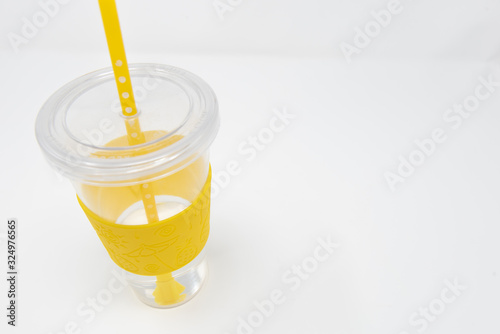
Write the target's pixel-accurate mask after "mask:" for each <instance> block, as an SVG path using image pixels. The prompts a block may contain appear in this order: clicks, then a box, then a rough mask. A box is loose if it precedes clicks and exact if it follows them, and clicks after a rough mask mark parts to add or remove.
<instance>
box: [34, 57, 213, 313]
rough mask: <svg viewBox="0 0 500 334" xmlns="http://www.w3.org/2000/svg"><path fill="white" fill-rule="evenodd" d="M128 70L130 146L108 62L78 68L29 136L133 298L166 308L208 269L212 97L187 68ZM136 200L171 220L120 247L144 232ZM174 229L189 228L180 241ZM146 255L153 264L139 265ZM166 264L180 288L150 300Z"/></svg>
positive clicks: (190, 291) (191, 291)
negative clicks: (68, 185) (66, 182)
mask: <svg viewBox="0 0 500 334" xmlns="http://www.w3.org/2000/svg"><path fill="white" fill-rule="evenodd" d="M129 68H130V75H131V80H132V85H133V87H134V93H135V99H136V103H137V107H138V110H139V116H138V119H139V120H140V126H141V128H142V132H143V134H144V135H145V137H146V143H144V144H141V145H136V146H129V145H128V142H127V132H126V128H125V125H124V118H125V116H123V115H122V113H121V110H120V101H119V98H118V93H117V90H116V85H115V81H114V77H113V70H112V68H106V69H102V70H98V71H95V72H92V73H89V74H86V75H84V76H82V77H80V78H78V79H75V80H73V81H71V82H69V83H68V84H66V85H65V86H63V87H62V88H60V89H59V90H58V91H57V92H55V93H54V94H53V95H52V96H51V97H50V98H49V99H48V100H47V102H46V103H45V104H44V106H43V107H42V108H41V110H40V112H39V114H38V117H37V120H36V137H37V140H38V142H39V145H40V147H41V149H42V151H43V153H44V155H45V157H46V159H47V160H48V162H49V164H50V165H51V166H52V167H53V168H54V169H55V170H56V171H58V172H59V173H62V174H63V175H64V176H66V177H68V178H69V179H70V180H71V182H72V184H73V185H74V187H75V189H76V193H77V196H78V200H79V202H80V204H81V205H82V208H83V209H84V211H85V213H86V214H87V216H88V217H89V220H90V221H91V223H92V225H93V226H94V228H95V229H96V232H97V234H98V236H99V238H100V239H101V241H103V244H104V245H105V246H106V249H107V250H108V253H109V255H110V256H111V258H112V259H113V261H114V262H115V263H116V264H117V265H118V266H119V267H120V268H122V269H123V270H124V271H125V273H126V278H127V280H128V282H129V284H130V286H131V287H132V289H133V291H134V292H135V294H136V295H137V296H138V298H139V299H140V300H141V301H143V302H144V303H146V304H147V305H150V306H153V307H161V308H167V307H174V306H178V305H180V304H182V303H184V302H186V301H188V300H189V299H191V298H192V297H193V296H194V295H195V294H196V293H197V292H198V291H199V289H200V288H201V286H202V284H203V282H204V280H205V278H206V275H207V265H206V261H205V251H204V249H200V248H202V246H203V247H204V243H203V242H206V239H207V238H208V229H209V225H208V218H207V216H206V215H209V213H208V212H209V200H208V208H207V207H206V206H207V205H206V203H207V199H206V198H207V197H208V198H209V189H210V188H209V187H210V165H209V153H208V151H209V146H210V145H211V143H212V141H213V140H214V138H215V136H216V133H217V130H218V128H219V116H218V105H217V100H216V97H215V94H214V93H213V91H212V90H211V88H210V87H209V86H208V85H207V84H206V83H205V82H204V81H203V80H202V79H200V78H199V77H197V76H195V75H193V74H191V73H189V72H187V71H185V70H182V69H179V68H175V67H171V66H166V65H158V64H131V65H129ZM146 187H147V188H146ZM207 187H208V188H207ZM207 189H208V194H207ZM203 192H205V194H203ZM203 196H204V197H203ZM144 198H152V199H153V200H154V201H155V202H156V207H157V212H158V219H159V221H165V220H168V219H177V223H176V224H177V225H175V224H174V225H168V224H167V225H165V224H164V225H165V226H163V225H161V226H160V225H158V226H159V227H158V229H157V230H155V231H154V233H153V232H152V233H153V234H154V238H155V239H154V241H152V244H151V245H149V244H148V243H147V242H142V243H141V244H140V246H137V247H136V248H137V249H134V251H133V252H128V253H127V254H125V255H124V254H122V252H124V251H123V249H125V248H127V247H131V246H130V244H131V242H132V243H133V242H135V241H134V240H132V239H134V238H135V239H140V238H142V235H141V234H140V233H142V232H134V231H142V230H140V229H138V228H137V227H138V226H140V228H142V227H144V226H142V225H147V224H148V219H147V217H146V210H145V208H144V206H145V205H146V202H144ZM200 201H202V202H203V203H205V204H204V208H203V210H205V211H202V212H203V214H202V215H201V216H202V217H201V218H200V214H199V212H201V211H199V210H198V209H197V208H195V209H194V210H195V211H193V210H191V211H193V212H194V213H193V214H192V215H191V216H189V217H191V218H186V217H187V216H186V212H187V211H189V210H190V209H192V208H193V206H194V205H195V204H196V203H199V202H200ZM196 210H198V211H196ZM200 210H201V209H200ZM207 210H208V211H207ZM180 218H183V219H184V220H182V221H180V220H179V219H180ZM179 221H180V223H179ZM108 227H109V228H108ZM115 228H117V229H115ZM180 230H182V231H184V230H186V231H187V230H189V231H191V232H190V233H194V232H193V231H196V233H197V234H195V237H194V239H192V238H191V237H189V238H187V237H183V238H184V239H182V240H183V241H182V242H183V243H182V244H179V243H180V237H179V235H181V234H179V233H184V232H182V231H180ZM116 231H118V232H116ZM122 232H123V233H122ZM134 233H135V234H134ZM185 235H187V234H182V236H185ZM193 235H194V234H193ZM127 238H129V239H127ZM131 238H132V239H131ZM176 238H177V239H176ZM198 238H199V240H198ZM140 240H142V239H140ZM147 240H149V239H147ZM147 240H146V241H147ZM151 240H152V239H151ZM200 240H201V241H200ZM200 245H201V246H200ZM145 259H146V260H148V261H149V260H151V261H156V262H155V264H149V265H148V266H144V263H143V262H141V261H145ZM165 268H168V270H167V269H165ZM172 269H174V270H173V271H171V270H172ZM165 271H170V272H171V273H172V276H173V278H174V279H175V280H176V281H177V282H178V283H180V284H182V285H183V286H184V287H185V289H184V290H183V295H184V296H183V298H182V300H177V301H172V302H170V303H163V302H162V303H158V300H155V296H154V291H155V289H157V284H159V283H157V279H158V277H159V275H160V274H162V273H164V272H165ZM138 273H139V274H138ZM144 273H146V274H144ZM157 276H158V277H157Z"/></svg>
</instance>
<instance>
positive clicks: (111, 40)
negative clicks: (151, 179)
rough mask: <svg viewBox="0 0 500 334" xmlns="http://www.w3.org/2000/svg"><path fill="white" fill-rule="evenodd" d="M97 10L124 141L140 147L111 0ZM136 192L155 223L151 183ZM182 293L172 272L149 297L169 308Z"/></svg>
mask: <svg viewBox="0 0 500 334" xmlns="http://www.w3.org/2000/svg"><path fill="white" fill-rule="evenodd" d="M99 7H100V9H101V16H102V22H103V24H104V31H105V33H106V40H107V42H108V49H109V54H110V57H111V63H112V64H113V72H114V75H115V81H116V87H117V88H118V94H119V96H120V104H121V107H122V115H123V116H125V128H126V129H127V138H128V142H129V145H130V146H133V145H139V144H143V143H145V142H146V139H145V136H144V133H143V132H142V130H141V126H140V124H139V118H138V116H139V115H138V111H137V106H136V104H135V98H134V92H133V91H132V82H131V80H130V73H129V70H128V63H127V57H126V55H125V47H124V45H123V38H122V33H121V29H120V21H119V20H118V11H117V10H116V3H115V0H99ZM140 189H141V197H142V202H143V205H144V209H145V211H146V216H147V220H148V223H149V224H151V223H154V222H157V221H158V220H159V217H158V210H157V208H156V201H155V196H154V191H153V189H152V186H151V184H148V183H144V184H141V186H140ZM183 290H184V286H183V285H182V284H180V283H178V282H176V281H175V280H174V279H173V277H172V273H166V274H162V275H159V276H158V277H157V285H156V289H155V291H154V293H153V295H154V296H155V301H156V303H158V304H159V305H169V304H174V303H177V302H180V301H182V300H184V298H185V295H181V293H182V291H183Z"/></svg>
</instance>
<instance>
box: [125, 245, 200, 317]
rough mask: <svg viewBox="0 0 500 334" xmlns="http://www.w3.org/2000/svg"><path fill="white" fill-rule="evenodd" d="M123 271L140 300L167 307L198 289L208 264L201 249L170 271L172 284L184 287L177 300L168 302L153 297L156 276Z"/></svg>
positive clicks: (185, 300)
mask: <svg viewBox="0 0 500 334" xmlns="http://www.w3.org/2000/svg"><path fill="white" fill-rule="evenodd" d="M121 270H123V269H121ZM123 271H124V276H125V279H126V280H127V282H128V283H129V285H130V287H131V288H132V290H133V291H134V294H135V295H136V296H137V298H138V299H139V300H140V301H141V302H143V303H144V304H146V305H148V306H151V307H154V308H160V309H168V308H174V307H178V306H180V305H183V304H185V303H187V302H188V301H190V300H191V299H192V298H193V297H194V296H195V295H196V294H197V293H198V292H199V291H200V289H201V288H202V286H203V284H204V282H205V280H206V277H207V274H208V265H207V261H206V258H205V251H202V252H201V253H200V254H199V255H198V256H197V257H196V258H195V259H194V260H193V261H191V262H190V263H188V264H187V265H185V266H184V267H182V268H180V269H178V270H176V271H174V272H172V277H173V279H174V280H175V282H176V283H174V284H176V285H178V284H180V285H182V286H183V287H184V289H183V290H182V291H181V293H180V297H181V298H179V299H178V301H177V302H169V303H164V302H161V301H159V300H158V299H156V298H155V295H154V292H155V290H156V289H157V288H158V287H157V285H158V284H157V277H156V276H142V275H136V274H133V273H130V272H128V271H125V270H123ZM159 302H160V303H159Z"/></svg>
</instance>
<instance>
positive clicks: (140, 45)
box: [0, 0, 500, 334]
mask: <svg viewBox="0 0 500 334" xmlns="http://www.w3.org/2000/svg"><path fill="white" fill-rule="evenodd" d="M226 1H227V0H225V1H223V2H225V3H227V2H226ZM117 3H118V8H119V13H120V19H121V24H122V30H123V35H124V39H125V44H126V49H127V54H128V58H129V62H157V63H165V64H170V65H174V66H178V67H182V68H185V69H187V70H190V71H192V72H194V73H196V74H198V75H199V76H201V77H202V78H204V79H205V80H206V81H207V82H208V83H209V84H210V85H211V86H212V87H213V88H214V90H215V92H216V94H217V96H218V99H219V103H220V114H221V120H222V122H221V128H220V132H219V134H218V137H217V139H216V140H215V142H214V144H213V146H212V150H211V160H212V166H213V168H214V172H216V173H217V172H220V171H223V170H224V169H225V168H226V164H227V163H228V162H229V161H231V160H236V161H238V162H239V163H240V165H241V173H240V174H239V175H237V176H234V177H232V178H231V182H230V184H229V185H227V186H226V187H224V189H223V190H222V191H221V192H220V194H219V195H218V196H216V197H215V198H214V199H213V202H212V216H211V217H212V218H211V221H212V229H211V236H210V240H209V244H208V246H207V247H208V256H209V257H208V259H209V266H210V276H209V278H208V281H207V284H206V285H205V287H204V288H203V289H202V291H201V292H200V293H199V295H198V296H196V297H195V298H194V299H193V300H192V301H190V302H189V303H187V304H185V305H183V306H181V307H179V308H176V309H173V310H156V309H152V308H149V307H147V306H145V305H143V304H141V303H140V302H139V301H138V300H136V298H135V297H134V296H133V294H132V292H131V291H130V290H129V288H128V287H127V288H126V289H124V290H123V291H122V292H120V293H116V294H113V298H112V301H111V302H109V303H107V304H106V305H105V306H104V307H103V309H102V311H100V312H96V315H95V317H94V318H93V319H92V320H90V321H88V320H89V319H88V317H82V316H80V315H78V313H77V308H78V307H79V305H81V304H82V303H86V301H87V300H88V298H95V297H96V296H98V295H99V294H100V293H102V289H106V288H107V284H108V282H110V280H111V279H112V277H113V276H112V270H113V264H112V263H111V260H110V259H109V258H108V256H107V253H106V251H105V249H104V247H102V245H101V244H100V241H99V239H98V238H97V237H96V235H95V232H94V231H93V230H92V227H91V225H90V224H89V223H88V221H87V220H86V218H85V216H84V214H83V213H82V212H81V209H80V208H79V207H78V204H77V202H76V199H75V196H74V195H73V193H74V191H73V189H72V187H71V184H70V183H69V182H68V181H66V180H64V179H62V178H61V177H59V176H57V175H56V174H55V173H54V172H52V171H51V170H50V168H49V167H48V165H47V164H46V162H45V161H44V160H43V157H42V155H41V152H40V150H39V148H38V146H37V143H36V140H35V138H34V130H33V129H34V120H35V117H36V114H37V112H38V110H39V108H40V107H41V105H42V104H43V102H44V101H45V100H46V99H47V98H48V97H49V96H50V95H51V94H52V93H53V92H54V91H55V90H57V89H58V88H59V87H60V86H62V85H63V84H64V83H66V82H68V81H70V80H72V79H74V78H76V77H78V76H80V75H83V74H85V73H88V72H90V71H92V70H95V69H98V68H102V67H107V66H109V56H108V54H107V46H106V41H105V37H104V31H103V28H102V24H101V18H100V14H99V10H98V5H97V1H83V0H72V1H69V3H67V4H65V5H60V8H59V9H58V11H57V13H55V15H54V16H53V17H51V18H50V19H49V20H48V22H47V24H46V25H45V26H43V27H41V28H39V30H38V32H36V34H34V36H31V37H29V38H26V40H24V42H23V44H21V45H18V47H13V44H12V43H10V42H9V36H10V38H12V36H13V35H12V34H18V35H20V36H22V27H23V24H25V23H24V21H23V18H26V20H28V21H31V22H32V21H33V16H34V15H35V16H36V15H37V13H39V12H40V11H41V10H42V7H41V5H40V4H39V3H38V2H37V1H33V0H23V1H18V0H1V6H2V8H1V10H0V78H1V80H0V94H1V95H0V96H1V102H2V103H1V108H0V113H1V118H0V119H1V120H2V123H1V124H2V125H3V126H2V129H1V131H0V147H1V157H2V158H1V163H2V166H1V168H2V169H1V172H2V173H1V183H0V187H1V188H0V189H1V191H0V203H1V211H0V213H1V214H0V219H1V220H2V224H1V227H0V231H1V232H2V234H1V235H0V236H2V239H1V241H0V242H1V245H0V246H1V252H2V254H3V255H1V258H2V266H1V267H2V268H3V269H2V271H4V270H5V258H6V255H5V254H6V251H5V248H6V247H5V228H6V219H7V218H10V217H16V218H18V219H19V224H20V228H19V234H20V239H19V272H20V278H19V286H18V289H19V298H18V304H19V309H18V317H19V318H18V327H16V328H12V327H10V326H7V325H6V321H7V319H6V317H5V316H4V315H2V316H1V319H2V320H1V325H0V326H1V328H2V330H1V331H2V333H4V332H5V329H7V332H8V333H43V334H48V333H54V334H55V333H70V332H71V331H65V327H66V326H69V327H71V326H72V325H71V324H72V323H74V324H76V326H77V327H78V329H77V330H76V331H74V332H75V333H78V332H81V333H197V334H198V333H210V334H212V333H214V334H215V333H221V334H224V333H230V334H233V333H238V324H239V318H240V317H241V319H245V320H247V319H248V316H249V315H251V314H252V312H254V314H255V310H256V307H255V305H254V302H256V301H262V300H264V299H268V298H269V295H270V293H271V291H273V290H274V289H278V290H281V291H282V292H283V293H284V295H285V299H286V300H285V302H283V303H282V304H280V305H277V306H275V310H274V312H273V314H272V315H270V316H269V317H265V319H264V321H263V323H262V324H261V325H260V326H259V327H258V328H252V329H251V331H253V332H254V333H304V334H305V333H316V334H327V333H328V334H330V333H339V334H364V333H370V334H371V333H384V334H402V333H408V334H415V333H423V332H425V333H429V334H430V333H450V334H451V333H453V334H458V333H459V334H462V333H498V332H499V331H500V323H499V322H498V314H499V313H500V262H499V259H498V255H499V254H500V244H499V236H500V228H499V227H498V224H499V219H500V209H499V207H500V206H499V200H500V194H499V189H500V176H499V167H500V151H499V149H498V146H499V143H500V132H499V131H498V127H499V125H500V116H499V112H498V111H499V108H500V87H496V89H495V91H494V92H493V93H492V94H491V96H489V98H487V99H486V100H484V101H481V102H480V105H479V106H478V108H477V109H476V110H475V111H474V112H472V113H471V115H470V117H468V118H467V119H464V120H463V122H462V123H461V125H460V126H459V127H457V128H456V129H455V128H453V127H452V125H453V124H455V123H450V122H446V121H445V120H444V119H443V115H445V113H446V111H447V109H449V108H452V107H453V105H454V104H461V103H463V102H464V100H466V99H467V98H470V97H471V96H473V94H474V93H475V89H476V87H477V86H478V85H480V80H479V78H480V77H482V78H484V79H488V78H490V80H493V81H495V82H497V81H500V68H499V66H498V62H499V61H500V35H499V31H500V3H499V2H498V1H495V0H449V1H445V0H441V1H431V0H401V2H400V8H401V10H400V13H399V14H397V15H393V17H392V20H391V22H390V23H389V24H388V25H387V26H386V27H383V28H381V29H380V32H378V34H377V35H376V36H374V37H373V39H372V40H371V43H370V44H369V45H368V46H367V47H364V48H360V49H359V54H355V55H353V56H352V58H351V61H350V62H348V61H347V59H346V57H345V56H344V54H343V53H342V52H341V48H340V45H341V44H342V43H343V42H346V43H349V44H352V45H354V38H355V34H356V29H357V27H359V28H360V29H363V28H364V27H365V25H367V24H370V22H371V21H373V17H372V16H371V14H370V12H371V11H372V10H374V11H376V12H380V10H382V9H384V8H387V4H388V1H363V0H357V1H354V0H335V1H333V0H331V1H327V0H312V1H298V0H297V1H295V0H294V1H291V0H289V1H285V0H279V1H278V0H243V1H241V2H239V4H238V1H237V0H232V2H231V3H233V4H235V6H233V10H232V11H227V12H225V13H224V15H223V17H222V18H221V17H220V16H218V14H217V11H216V10H215V8H214V6H213V3H212V0H205V1H200V0H198V1H173V0H168V1H166V0H164V1H159V0H145V1H130V0H118V1H117ZM283 108H286V110H287V111H288V112H289V113H291V114H293V115H294V116H295V118H293V119H292V120H291V122H290V124H289V125H287V127H286V128H285V129H284V130H283V131H281V132H279V133H276V134H275V136H274V139H273V140H272V141H271V142H270V143H268V144H267V145H266V147H265V149H263V150H262V151H259V152H258V154H257V156H256V158H255V159H254V160H252V161H247V159H246V158H247V157H248V156H246V155H242V154H240V153H239V152H238V146H239V145H240V144H241V143H243V142H245V141H247V140H248V139H247V138H248V137H249V136H255V135H258V134H259V133H260V132H261V131H262V129H264V128H266V127H268V126H269V121H270V120H271V118H272V117H273V115H274V113H273V110H274V109H279V110H283ZM436 128H440V129H442V130H443V132H444V133H445V136H446V140H445V141H444V142H443V143H440V144H438V145H437V147H436V149H435V150H434V152H433V153H432V154H431V155H430V156H428V157H426V159H425V161H424V162H423V164H421V165H420V166H418V167H416V168H415V171H414V172H413V174H412V175H410V176H409V177H406V178H405V179H404V180H405V181H404V182H402V183H398V184H397V185H396V186H395V189H394V191H392V190H391V188H390V186H389V184H388V182H387V181H386V179H385V177H384V174H385V173H387V172H394V173H395V172H397V168H398V164H399V161H400V160H399V156H403V157H405V158H408V157H409V156H410V155H411V154H417V153H415V152H416V150H417V149H418V148H417V146H416V144H415V143H414V141H415V140H423V139H425V138H430V137H431V134H432V132H433V130H434V129H436ZM327 237H330V238H331V239H332V240H334V241H335V242H337V243H338V244H339V247H338V248H337V249H336V250H335V252H334V253H333V254H332V255H331V256H330V257H329V258H328V260H326V261H325V262H323V263H320V264H319V265H318V267H317V269H315V270H313V272H311V273H310V274H309V277H308V278H307V279H305V280H301V285H300V287H299V288H298V289H296V290H292V289H291V287H292V285H291V284H290V283H287V282H286V281H284V280H283V275H287V271H288V270H289V269H290V267H291V266H292V265H294V264H296V265H301V264H302V263H303V261H304V260H306V261H308V260H307V258H308V257H310V256H312V255H313V252H314V249H315V248H316V247H317V245H318V241H317V239H318V238H322V239H325V238H327ZM309 260H310V259H309ZM2 277H3V274H2ZM446 280H448V281H450V282H453V281H457V282H458V283H459V284H460V285H461V286H463V287H464V291H462V292H461V293H460V295H459V296H456V298H455V299H454V301H453V302H451V303H444V304H443V302H442V301H440V300H441V298H442V297H441V293H442V291H443V289H445V288H446V286H447V285H446V283H445V281H446ZM6 291H7V285H6V281H5V280H4V279H1V283H0V295H1V296H2V298H1V300H0V304H1V305H2V307H1V308H2V309H3V310H5V307H4V306H3V305H6V303H7V298H6ZM448 296H451V295H450V294H448ZM440 305H441V306H442V305H444V309H439V308H438V309H436V307H438V306H440ZM429 306H431V308H432V307H434V311H436V310H438V311H439V312H437V313H439V314H438V315H435V316H434V315H432V314H431V316H432V321H430V320H420V322H419V325H416V324H415V323H411V322H410V318H412V317H416V318H414V320H415V319H425V318H422V317H421V316H420V315H419V312H421V311H422V309H425V308H429ZM5 312H6V311H2V312H1V313H2V314H4V313H5ZM415 312H416V314H417V315H416V316H415ZM422 321H423V322H422ZM423 323H424V324H426V326H424V325H423ZM68 324H69V325H68ZM424 327H425V328H424ZM240 332H241V333H246V332H244V331H243V332H242V331H241V330H240ZM247 332H248V333H249V331H247Z"/></svg>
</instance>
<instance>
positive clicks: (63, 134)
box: [35, 63, 220, 185]
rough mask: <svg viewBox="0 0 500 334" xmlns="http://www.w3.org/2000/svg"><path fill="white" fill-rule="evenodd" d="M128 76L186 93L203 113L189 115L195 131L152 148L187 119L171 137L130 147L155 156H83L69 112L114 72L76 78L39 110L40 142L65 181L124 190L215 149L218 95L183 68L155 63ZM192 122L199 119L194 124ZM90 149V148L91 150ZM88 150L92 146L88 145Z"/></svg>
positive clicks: (134, 68) (37, 131)
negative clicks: (166, 84)
mask: <svg viewBox="0 0 500 334" xmlns="http://www.w3.org/2000/svg"><path fill="white" fill-rule="evenodd" d="M129 71H130V75H131V76H134V75H148V76H157V77H160V78H163V79H167V80H170V81H172V82H173V83H175V84H177V85H179V86H180V87H182V89H183V90H184V93H186V95H187V96H188V98H189V99H190V102H193V101H194V102H196V104H197V105H198V106H199V108H200V109H201V111H200V112H199V113H197V114H194V113H193V112H191V111H192V110H191V109H192V106H193V103H191V105H190V111H189V112H188V115H187V116H186V117H187V118H189V117H191V119H190V121H192V124H191V126H192V129H191V130H190V131H189V132H188V133H184V134H183V137H182V138H181V139H179V140H178V141H176V142H174V143H172V144H170V145H167V146H163V147H161V146H160V147H159V148H158V149H156V150H155V149H154V148H155V145H156V146H158V145H159V143H161V141H163V140H166V139H168V138H171V137H172V136H173V135H175V134H176V133H179V132H180V131H181V130H182V129H184V128H183V126H184V125H185V123H186V121H187V119H186V120H184V122H183V123H182V124H181V125H180V126H178V127H177V129H175V130H173V131H172V132H169V133H168V134H167V135H166V136H162V137H161V138H158V139H156V140H154V141H150V142H148V143H144V144H141V145H136V146H131V147H130V148H131V149H142V148H144V147H149V148H150V149H151V152H149V153H146V154H143V155H139V156H131V157H124V158H121V159H103V158H98V157H95V156H91V155H87V156H85V155H83V154H81V153H80V152H81V151H80V150H79V149H80V148H81V147H82V145H84V146H85V143H83V142H82V141H78V140H77V138H75V137H74V136H73V135H71V133H70V132H69V130H68V128H67V127H66V125H65V117H62V116H64V115H65V114H64V115H63V114H61V113H66V112H67V111H68V109H69V106H70V105H71V102H72V101H74V100H75V99H76V98H78V96H81V95H82V94H83V93H84V92H85V91H86V90H88V89H91V88H92V87H96V86H97V85H99V84H101V83H103V82H105V81H108V80H114V74H113V68H112V67H106V68H103V69H99V70H96V71H93V72H90V73H87V74H85V75H83V76H81V77H79V78H77V79H74V80H72V81H70V82H68V83H67V84H65V85H64V86H62V87H61V88H59V89H58V90H57V91H56V92H54V93H53V94H52V95H51V96H50V97H49V98H48V100H47V101H46V102H45V103H44V105H43V106H42V108H41V109H40V111H39V113H38V116H37V119H36V123H35V134H36V138H37V141H38V143H39V145H40V147H41V149H42V151H43V153H44V155H45V157H46V159H47V160H48V161H49V163H50V164H51V165H52V167H53V168H55V169H56V171H58V172H59V173H61V174H63V175H64V176H66V177H68V178H70V179H74V180H77V181H79V182H82V183H87V184H99V185H103V184H104V183H111V184H116V183H119V184H120V185H123V184H124V183H137V180H139V179H140V180H141V182H144V181H145V180H148V181H152V180H154V179H156V178H159V177H160V175H159V174H161V177H164V176H167V175H170V174H172V173H175V172H176V171H177V170H179V169H181V168H184V167H185V166H187V165H188V164H189V163H191V162H192V161H194V160H196V159H197V158H198V157H199V156H201V155H202V154H203V153H204V152H205V151H206V150H207V149H208V147H209V146H210V145H211V143H212V142H213V140H214V139H215V136H216V134H217V131H218V128H219V122H220V121H219V115H218V103H217V98H216V96H215V93H214V92H213V90H212V89H211V88H210V86H209V85H208V84H207V83H206V82H205V81H203V80H202V79H201V78H200V77H198V76H196V75H195V74H193V73H191V72H188V71H186V70H184V69H181V68H178V67H174V66H169V65H164V64H154V63H133V64H129ZM193 117H195V118H194V119H193ZM87 146H89V145H87ZM89 147H94V148H95V146H92V145H90V146H89ZM98 148H99V150H105V151H109V152H113V151H114V152H116V151H118V150H123V149H124V147H109V148H105V147H98Z"/></svg>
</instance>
